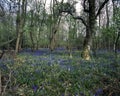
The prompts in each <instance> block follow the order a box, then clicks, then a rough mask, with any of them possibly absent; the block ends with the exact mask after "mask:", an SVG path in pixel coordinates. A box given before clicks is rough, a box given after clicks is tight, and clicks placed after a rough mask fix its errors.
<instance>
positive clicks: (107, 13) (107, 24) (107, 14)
mask: <svg viewBox="0 0 120 96" xmlns="http://www.w3.org/2000/svg"><path fill="white" fill-rule="evenodd" d="M106 16H107V23H106V28H108V27H109V11H108V4H106Z"/></svg>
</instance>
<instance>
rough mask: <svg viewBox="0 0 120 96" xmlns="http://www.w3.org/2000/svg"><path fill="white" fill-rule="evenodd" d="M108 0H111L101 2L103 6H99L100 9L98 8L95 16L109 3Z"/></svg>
mask: <svg viewBox="0 0 120 96" xmlns="http://www.w3.org/2000/svg"><path fill="white" fill-rule="evenodd" d="M108 1H109V0H105V1H104V2H103V3H102V4H101V6H100V7H99V9H98V11H97V14H96V16H95V17H97V16H98V15H99V14H100V12H101V10H102V8H103V7H104V6H105V4H106V3H108Z"/></svg>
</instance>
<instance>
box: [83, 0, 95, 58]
mask: <svg viewBox="0 0 120 96" xmlns="http://www.w3.org/2000/svg"><path fill="white" fill-rule="evenodd" d="M95 23H96V18H95V0H89V18H88V26H87V27H86V36H85V39H84V45H83V51H82V54H81V56H82V58H84V59H85V60H90V49H91V45H92V36H93V34H94V33H95Z"/></svg>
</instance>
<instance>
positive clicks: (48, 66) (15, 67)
mask: <svg viewBox="0 0 120 96" xmlns="http://www.w3.org/2000/svg"><path fill="white" fill-rule="evenodd" d="M80 54H81V52H80V51H78V50H76V49H73V51H72V58H70V56H69V52H68V51H67V50H65V49H63V48H58V49H56V50H55V51H53V52H50V51H49V49H40V50H37V51H34V52H31V51H30V50H29V49H27V50H23V51H21V52H20V53H19V54H18V56H17V58H16V59H15V60H13V59H9V58H5V59H1V60H0V68H1V75H2V79H1V81H2V89H5V90H4V91H2V93H3V94H4V96H120V52H118V58H116V57H115V56H114V53H113V52H107V51H104V50H102V51H96V55H95V56H94V55H92V53H91V57H92V58H91V60H90V61H85V60H83V59H82V58H81V56H80ZM4 79H5V80H4ZM4 86H6V88H4Z"/></svg>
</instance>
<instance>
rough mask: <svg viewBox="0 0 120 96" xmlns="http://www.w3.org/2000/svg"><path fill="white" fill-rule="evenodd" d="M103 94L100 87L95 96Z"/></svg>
mask: <svg viewBox="0 0 120 96" xmlns="http://www.w3.org/2000/svg"><path fill="white" fill-rule="evenodd" d="M101 94H103V89H101V88H99V89H98V90H96V93H95V94H94V96H99V95H101Z"/></svg>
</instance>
